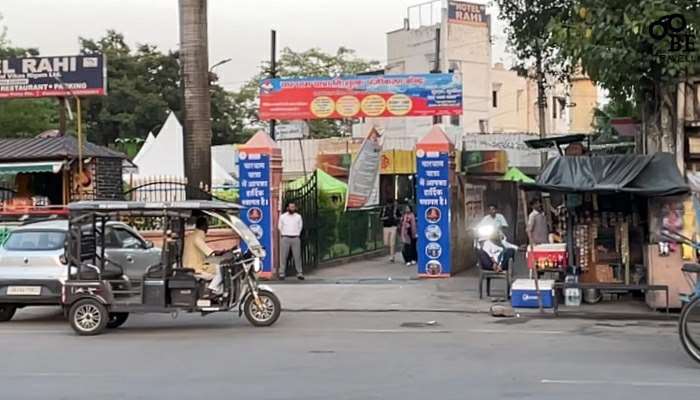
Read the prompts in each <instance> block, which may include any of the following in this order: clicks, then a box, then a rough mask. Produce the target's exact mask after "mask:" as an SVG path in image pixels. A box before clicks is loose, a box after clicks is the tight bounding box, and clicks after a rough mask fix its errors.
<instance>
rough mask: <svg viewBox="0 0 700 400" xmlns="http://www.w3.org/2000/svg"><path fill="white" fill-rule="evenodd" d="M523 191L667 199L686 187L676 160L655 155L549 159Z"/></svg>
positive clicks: (686, 189)
mask: <svg viewBox="0 0 700 400" xmlns="http://www.w3.org/2000/svg"><path fill="white" fill-rule="evenodd" d="M527 189H530V190H532V189H534V190H540V191H543V192H558V193H586V192H588V193H601V194H604V193H616V192H619V193H631V194H637V195H640V196H669V195H674V194H681V193H685V192H688V190H689V187H688V185H687V184H686V182H685V179H684V178H683V176H682V175H681V173H680V171H679V170H678V167H677V166H676V156H675V155H673V154H669V153H656V154H653V155H646V156H642V155H611V156H592V157H590V156H578V157H556V158H552V159H550V160H549V161H548V162H547V164H546V165H545V167H544V169H543V170H542V172H540V174H539V175H538V176H537V180H536V181H535V183H533V184H530V185H527Z"/></svg>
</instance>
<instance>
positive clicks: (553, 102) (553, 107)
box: [552, 97, 559, 119]
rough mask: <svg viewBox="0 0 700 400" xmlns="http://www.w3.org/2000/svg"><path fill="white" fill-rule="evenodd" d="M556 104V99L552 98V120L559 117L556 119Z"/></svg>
mask: <svg viewBox="0 0 700 400" xmlns="http://www.w3.org/2000/svg"><path fill="white" fill-rule="evenodd" d="M557 103H558V101H557V98H556V97H552V118H554V119H557V118H559V117H557Z"/></svg>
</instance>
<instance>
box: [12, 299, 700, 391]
mask: <svg viewBox="0 0 700 400" xmlns="http://www.w3.org/2000/svg"><path fill="white" fill-rule="evenodd" d="M429 321H437V325H434V326H421V323H425V322H429ZM699 372H700V366H698V365H695V364H694V363H693V362H692V361H691V360H690V359H689V358H688V357H687V356H686V355H685V353H684V352H683V350H682V348H681V347H680V344H679V342H678V338H677V336H676V333H675V324H674V323H670V322H629V321H625V322H622V321H607V322H606V321H603V322H601V321H588V320H575V319H558V320H541V319H525V318H519V319H508V320H503V319H501V320H498V319H494V318H491V317H488V316H485V315H473V314H451V313H407V312H385V313H380V312H376V313H354V312H347V313H323V312H306V313H294V312H287V313H284V314H283V315H282V318H281V319H280V320H279V322H278V323H277V324H276V325H275V326H273V327H270V328H254V327H252V326H250V325H248V323H247V322H246V321H245V319H244V318H241V319H239V318H238V317H237V316H236V315H234V314H215V315H210V316H208V317H205V318H201V317H199V316H195V315H181V316H180V317H179V318H178V319H172V318H171V317H170V316H167V315H156V316H154V315H149V316H133V317H132V318H131V319H130V321H128V322H127V323H126V324H125V325H124V326H123V327H122V328H120V329H118V330H115V331H111V332H110V333H108V334H105V335H102V336H98V337H78V336H76V335H74V334H73V332H72V331H71V330H70V328H69V326H68V325H67V323H65V322H64V321H62V320H61V319H60V318H59V317H57V316H56V315H55V314H51V313H49V314H48V315H28V314H26V313H20V314H19V315H18V318H17V320H16V321H13V322H10V323H4V324H2V325H0V399H8V400H10V399H11V400H19V399H72V400H73V399H75V400H77V399H91V400H94V399H110V400H111V399H303V400H312V399H324V400H327V399H363V400H364V399H496V398H501V399H538V400H541V399H557V400H561V399H595V400H600V399H608V398H618V399H640V400H641V399H657V398H659V397H662V398H664V399H665V400H668V399H687V398H695V397H697V394H698V393H700V379H698V377H699V376H700V374H699Z"/></svg>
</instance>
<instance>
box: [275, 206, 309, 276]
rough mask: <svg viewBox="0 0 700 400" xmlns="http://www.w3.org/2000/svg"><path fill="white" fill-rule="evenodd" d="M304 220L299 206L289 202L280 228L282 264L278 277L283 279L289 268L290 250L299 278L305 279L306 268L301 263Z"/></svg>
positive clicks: (280, 222)
mask: <svg viewBox="0 0 700 400" xmlns="http://www.w3.org/2000/svg"><path fill="white" fill-rule="evenodd" d="M303 227H304V221H303V220H302V218H301V215H299V214H297V206H296V204H294V203H289V204H287V212H285V213H283V214H282V215H280V220H279V224H278V228H279V230H280V265H279V269H278V270H277V278H279V280H281V281H283V280H284V278H285V273H286V268H287V258H289V252H291V253H292V257H293V258H294V267H295V268H296V269H297V279H299V280H300V281H303V280H304V269H303V266H302V264H301V239H300V238H299V236H300V235H301V230H302V229H303Z"/></svg>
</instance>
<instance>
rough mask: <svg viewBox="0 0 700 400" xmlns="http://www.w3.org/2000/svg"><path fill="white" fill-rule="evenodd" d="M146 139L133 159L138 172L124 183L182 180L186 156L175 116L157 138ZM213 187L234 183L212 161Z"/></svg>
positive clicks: (178, 123) (161, 129)
mask: <svg viewBox="0 0 700 400" xmlns="http://www.w3.org/2000/svg"><path fill="white" fill-rule="evenodd" d="M152 136H153V135H151V134H149V137H148V138H147V139H146V141H145V142H144V144H143V146H142V147H141V150H139V152H138V154H137V155H136V157H134V160H133V161H134V164H136V166H137V167H138V168H139V173H138V174H135V175H126V176H124V180H125V181H127V182H128V181H130V180H131V179H133V180H140V179H148V178H155V177H170V178H184V177H185V156H184V154H185V153H184V150H183V149H184V146H183V137H182V125H180V121H178V120H177V117H176V116H175V113H173V112H171V113H170V115H168V119H166V120H165V123H164V124H163V126H162V127H161V128H160V132H158V135H157V136H155V137H153V138H152V139H151V137H152ZM211 180H212V186H221V185H225V184H231V183H233V181H234V179H233V178H232V177H231V175H229V174H228V173H226V170H224V168H222V167H221V165H219V164H218V163H217V162H216V161H215V160H214V158H213V157H212V160H211Z"/></svg>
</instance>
